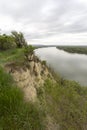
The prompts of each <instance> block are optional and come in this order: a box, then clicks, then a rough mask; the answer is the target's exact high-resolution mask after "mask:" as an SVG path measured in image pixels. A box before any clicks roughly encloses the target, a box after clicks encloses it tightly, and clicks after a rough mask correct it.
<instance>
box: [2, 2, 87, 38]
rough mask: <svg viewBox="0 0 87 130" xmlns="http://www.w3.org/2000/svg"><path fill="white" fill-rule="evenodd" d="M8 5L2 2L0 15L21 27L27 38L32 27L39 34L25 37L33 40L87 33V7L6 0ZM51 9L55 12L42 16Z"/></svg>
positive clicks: (79, 3) (78, 4) (67, 3)
mask: <svg viewBox="0 0 87 130" xmlns="http://www.w3.org/2000/svg"><path fill="white" fill-rule="evenodd" d="M7 3H8V4H7ZM7 3H6V1H5V0H1V4H0V14H3V15H6V16H10V17H11V18H12V19H13V21H14V23H16V22H19V23H22V24H23V27H24V33H25V34H26V30H25V28H28V27H29V25H30V24H32V25H34V26H36V28H37V32H31V33H29V34H26V36H27V37H29V38H30V39H35V38H43V37H48V36H51V35H55V34H58V33H81V32H87V25H86V23H87V4H85V3H84V2H83V3H81V2H80V1H79V0H44V1H41V0H26V1H25V0H15V1H13V0H7ZM52 3H53V5H52ZM50 5H51V6H53V8H52V9H48V10H47V12H45V13H43V10H44V9H45V7H48V8H49V7H50ZM41 30H42V32H41ZM44 30H45V31H44Z"/></svg>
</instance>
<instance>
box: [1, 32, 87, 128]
mask: <svg viewBox="0 0 87 130" xmlns="http://www.w3.org/2000/svg"><path fill="white" fill-rule="evenodd" d="M14 34H15V33H14ZM14 34H13V35H14ZM16 35H17V36H16ZM16 35H14V36H12V35H9V36H7V35H1V36H0V130H48V129H47V127H48V128H49V127H51V126H50V125H54V128H53V127H52V128H53V129H54V130H55V128H56V129H59V130H87V88H86V87H83V86H82V87H81V86H80V85H79V84H78V83H76V82H74V81H68V80H64V79H63V78H61V77H60V76H57V75H56V74H55V72H54V71H53V70H52V69H51V68H50V67H49V68H48V69H49V72H51V73H52V75H53V77H54V79H55V81H56V82H52V81H51V80H50V79H51V78H52V76H50V75H48V77H49V78H48V79H47V80H46V81H45V83H44V85H43V86H38V87H37V88H36V91H37V102H34V103H32V102H26V101H25V99H24V93H23V91H22V90H21V89H20V88H19V87H17V85H16V83H15V82H14V80H13V78H12V77H11V75H10V74H7V73H6V72H5V71H4V65H5V64H8V63H14V64H12V65H16V66H17V65H18V66H19V67H21V66H22V65H25V64H26V62H27V59H28V56H29V55H30V56H31V55H32V54H33V52H34V49H35V48H34V47H32V46H28V45H27V44H26V42H25V40H23V39H24V37H23V35H22V34H21V33H17V32H16ZM18 36H19V37H20V38H19V37H18ZM21 38H22V39H21ZM20 41H21V42H20ZM22 41H23V42H22ZM18 42H19V43H18ZM80 50H81V49H80ZM25 60H26V61H25ZM41 63H42V65H44V66H45V65H46V61H42V62H41ZM1 66H2V67H1ZM44 71H45V70H44ZM38 81H39V79H38V77H37V82H38ZM47 117H50V118H51V119H52V120H53V122H54V124H52V123H53V122H51V120H49V121H48V120H47ZM48 122H49V123H48ZM55 124H56V126H55ZM57 127H58V128H57Z"/></svg>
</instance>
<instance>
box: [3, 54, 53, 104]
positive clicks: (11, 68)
mask: <svg viewBox="0 0 87 130" xmlns="http://www.w3.org/2000/svg"><path fill="white" fill-rule="evenodd" d="M5 69H6V70H7V72H8V73H10V74H11V75H12V76H13V78H14V80H15V82H16V83H17V85H18V86H19V87H20V88H22V89H23V91H24V95H25V99H26V100H28V101H33V102H34V101H36V100H37V91H36V90H37V88H38V87H41V86H42V85H43V84H44V81H45V80H46V79H47V78H50V79H51V80H53V76H52V74H51V73H50V72H49V70H48V68H47V67H46V65H44V64H42V63H41V61H40V60H39V59H38V58H37V57H36V56H35V55H34V54H33V55H31V56H29V57H28V59H27V61H26V62H25V63H24V65H23V66H21V67H20V66H18V65H15V63H9V64H7V65H6V66H5Z"/></svg>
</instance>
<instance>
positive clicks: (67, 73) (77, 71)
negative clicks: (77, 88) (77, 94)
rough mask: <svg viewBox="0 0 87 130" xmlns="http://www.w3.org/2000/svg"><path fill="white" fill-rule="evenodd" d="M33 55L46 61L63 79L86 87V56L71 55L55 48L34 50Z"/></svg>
mask: <svg viewBox="0 0 87 130" xmlns="http://www.w3.org/2000/svg"><path fill="white" fill-rule="evenodd" d="M35 54H36V55H37V56H38V57H39V58H40V59H41V60H46V62H47V64H48V65H50V66H51V68H53V69H54V71H56V72H57V73H58V74H60V75H61V77H63V78H64V79H69V80H75V81H77V82H79V83H80V84H81V85H84V86H87V55H84V54H71V53H68V52H65V51H63V50H59V49H57V48H56V47H48V48H39V49H36V50H35Z"/></svg>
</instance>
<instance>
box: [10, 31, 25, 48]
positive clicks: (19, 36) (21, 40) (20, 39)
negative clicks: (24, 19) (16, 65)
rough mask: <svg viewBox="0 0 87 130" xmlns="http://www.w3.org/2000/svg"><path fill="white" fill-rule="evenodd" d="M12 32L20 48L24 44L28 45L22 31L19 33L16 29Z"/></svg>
mask: <svg viewBox="0 0 87 130" xmlns="http://www.w3.org/2000/svg"><path fill="white" fill-rule="evenodd" d="M11 33H12V36H13V38H14V40H15V43H16V45H17V47H18V48H22V47H23V46H27V42H26V40H25V38H24V35H23V33H22V32H19V33H18V32H16V31H12V32H11Z"/></svg>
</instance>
